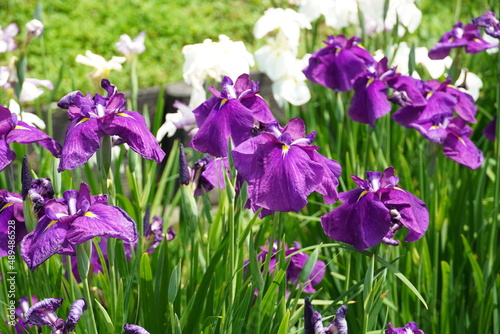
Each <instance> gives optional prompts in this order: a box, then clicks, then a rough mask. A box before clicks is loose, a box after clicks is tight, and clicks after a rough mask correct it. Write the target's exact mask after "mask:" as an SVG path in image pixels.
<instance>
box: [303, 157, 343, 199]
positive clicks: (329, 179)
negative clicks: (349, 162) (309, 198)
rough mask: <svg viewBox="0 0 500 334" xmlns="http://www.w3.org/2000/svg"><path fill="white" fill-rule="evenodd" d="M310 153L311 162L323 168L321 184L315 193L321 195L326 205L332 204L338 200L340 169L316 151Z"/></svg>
mask: <svg viewBox="0 0 500 334" xmlns="http://www.w3.org/2000/svg"><path fill="white" fill-rule="evenodd" d="M310 152H311V154H310V155H311V158H312V160H313V161H316V162H318V163H320V164H321V165H322V166H323V168H324V172H323V177H322V179H321V183H320V184H319V185H318V188H316V191H317V192H319V193H320V194H321V195H323V199H324V201H325V203H326V204H333V203H335V202H337V200H338V199H339V194H338V192H337V187H338V185H339V180H338V178H339V177H340V174H342V167H341V166H340V164H339V163H338V162H337V161H335V160H333V159H328V158H326V157H324V156H322V155H321V154H319V153H318V152H316V151H310Z"/></svg>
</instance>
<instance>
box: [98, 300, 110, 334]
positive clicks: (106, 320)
mask: <svg viewBox="0 0 500 334" xmlns="http://www.w3.org/2000/svg"><path fill="white" fill-rule="evenodd" d="M94 303H95V304H96V305H97V306H98V309H99V310H98V311H99V312H100V314H101V315H102V317H103V318H104V324H105V325H106V332H108V333H113V332H114V331H115V326H114V325H113V321H111V318H110V317H109V314H108V311H106V309H105V308H104V306H102V305H101V303H99V301H97V300H96V299H94Z"/></svg>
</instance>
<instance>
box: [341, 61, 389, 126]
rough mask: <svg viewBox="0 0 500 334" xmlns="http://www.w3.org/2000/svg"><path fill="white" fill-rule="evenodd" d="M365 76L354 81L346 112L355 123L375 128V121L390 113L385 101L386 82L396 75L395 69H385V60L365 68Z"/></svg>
mask: <svg viewBox="0 0 500 334" xmlns="http://www.w3.org/2000/svg"><path fill="white" fill-rule="evenodd" d="M366 69H367V71H366V74H365V75H361V76H359V77H358V78H357V79H356V80H355V81H354V96H353V97H352V100H351V107H350V108H349V110H348V114H349V117H351V118H352V119H353V120H355V121H356V122H360V123H367V124H370V125H371V126H375V120H376V119H377V118H380V117H382V116H384V115H385V114H387V113H388V112H390V111H391V104H390V103H389V101H388V99H387V84H386V82H387V80H389V79H391V78H392V77H394V76H395V75H396V68H395V67H394V68H391V69H389V68H388V67H387V58H385V57H384V58H383V59H382V60H381V61H380V62H378V63H376V64H374V65H369V66H367V67H366Z"/></svg>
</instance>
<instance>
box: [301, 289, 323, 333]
mask: <svg viewBox="0 0 500 334" xmlns="http://www.w3.org/2000/svg"><path fill="white" fill-rule="evenodd" d="M322 332H323V333H324V331H323V323H322V319H321V314H320V313H319V312H317V311H315V310H314V308H313V306H312V304H311V301H310V300H309V297H306V298H305V299H304V333H305V334H319V333H322Z"/></svg>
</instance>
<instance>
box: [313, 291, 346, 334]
mask: <svg viewBox="0 0 500 334" xmlns="http://www.w3.org/2000/svg"><path fill="white" fill-rule="evenodd" d="M304 302H305V305H304V318H305V321H304V333H305V334H347V321H346V320H345V317H346V315H347V306H345V305H342V306H341V307H339V308H338V310H337V312H335V319H334V320H333V321H332V322H331V323H330V324H329V325H328V326H327V327H323V321H322V317H321V314H320V313H319V312H318V311H315V310H314V308H313V306H312V304H311V301H310V300H309V297H306V298H305V299H304Z"/></svg>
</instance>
